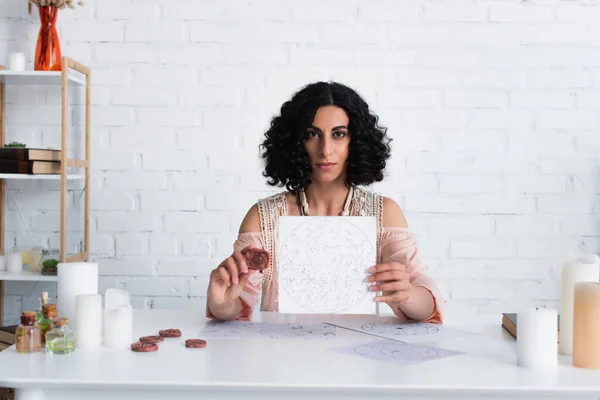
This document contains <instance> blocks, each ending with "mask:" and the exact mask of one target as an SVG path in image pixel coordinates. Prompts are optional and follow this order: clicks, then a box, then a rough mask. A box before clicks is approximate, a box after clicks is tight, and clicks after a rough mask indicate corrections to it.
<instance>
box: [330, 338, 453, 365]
mask: <svg viewBox="0 0 600 400" xmlns="http://www.w3.org/2000/svg"><path fill="white" fill-rule="evenodd" d="M334 350H335V351H337V352H341V353H345V354H349V355H355V356H361V357H365V358H369V359H371V360H376V361H386V362H395V363H398V364H403V365H409V364H417V363H421V362H426V361H433V360H438V359H442V358H447V357H452V356H456V355H460V354H463V353H460V352H457V351H452V350H446V349H440V348H437V347H429V346H423V345H419V344H410V343H403V342H396V341H391V340H378V341H374V342H368V343H361V344H353V345H350V346H345V347H341V348H337V349H334Z"/></svg>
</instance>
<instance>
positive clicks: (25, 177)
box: [0, 174, 85, 180]
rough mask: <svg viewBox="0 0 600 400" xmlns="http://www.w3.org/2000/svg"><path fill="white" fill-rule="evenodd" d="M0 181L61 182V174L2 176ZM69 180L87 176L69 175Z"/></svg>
mask: <svg viewBox="0 0 600 400" xmlns="http://www.w3.org/2000/svg"><path fill="white" fill-rule="evenodd" d="M0 179H21V180H39V179H41V180H60V175H59V174H48V175H46V174H0ZM67 179H68V180H82V179H85V175H80V174H68V175H67Z"/></svg>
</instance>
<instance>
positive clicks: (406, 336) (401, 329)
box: [328, 316, 473, 343]
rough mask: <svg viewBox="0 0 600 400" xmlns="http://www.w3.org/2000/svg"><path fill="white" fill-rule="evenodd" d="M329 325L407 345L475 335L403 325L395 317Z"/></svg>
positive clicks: (427, 325)
mask: <svg viewBox="0 0 600 400" xmlns="http://www.w3.org/2000/svg"><path fill="white" fill-rule="evenodd" d="M328 323H330V324H332V325H335V326H337V327H340V328H345V329H349V330H353V331H356V332H360V333H365V334H368V335H373V336H378V337H381V338H386V339H392V340H397V341H401V342H406V343H426V342H435V341H438V340H442V339H449V338H453V337H459V336H470V335H473V333H471V332H466V331H462V330H458V329H454V328H450V327H446V326H443V325H440V324H431V323H423V322H404V323H401V322H399V321H398V319H397V318H396V317H395V316H393V317H381V316H374V317H368V318H362V319H360V320H345V321H330V322H328Z"/></svg>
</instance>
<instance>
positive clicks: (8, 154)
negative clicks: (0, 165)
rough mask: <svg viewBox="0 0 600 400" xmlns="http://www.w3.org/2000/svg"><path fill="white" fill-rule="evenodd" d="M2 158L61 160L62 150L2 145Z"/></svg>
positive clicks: (0, 148)
mask: <svg viewBox="0 0 600 400" xmlns="http://www.w3.org/2000/svg"><path fill="white" fill-rule="evenodd" d="M0 160H22V161H60V150H54V149H36V148H27V147H0Z"/></svg>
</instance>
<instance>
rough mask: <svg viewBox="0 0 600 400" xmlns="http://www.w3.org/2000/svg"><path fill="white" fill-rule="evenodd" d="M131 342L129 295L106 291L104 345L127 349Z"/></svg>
mask: <svg viewBox="0 0 600 400" xmlns="http://www.w3.org/2000/svg"><path fill="white" fill-rule="evenodd" d="M132 340H133V309H132V307H131V304H130V300H129V293H127V291H125V290H119V289H107V290H106V292H105V294H104V345H105V346H106V347H109V348H112V349H128V348H129V346H131V342H132Z"/></svg>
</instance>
